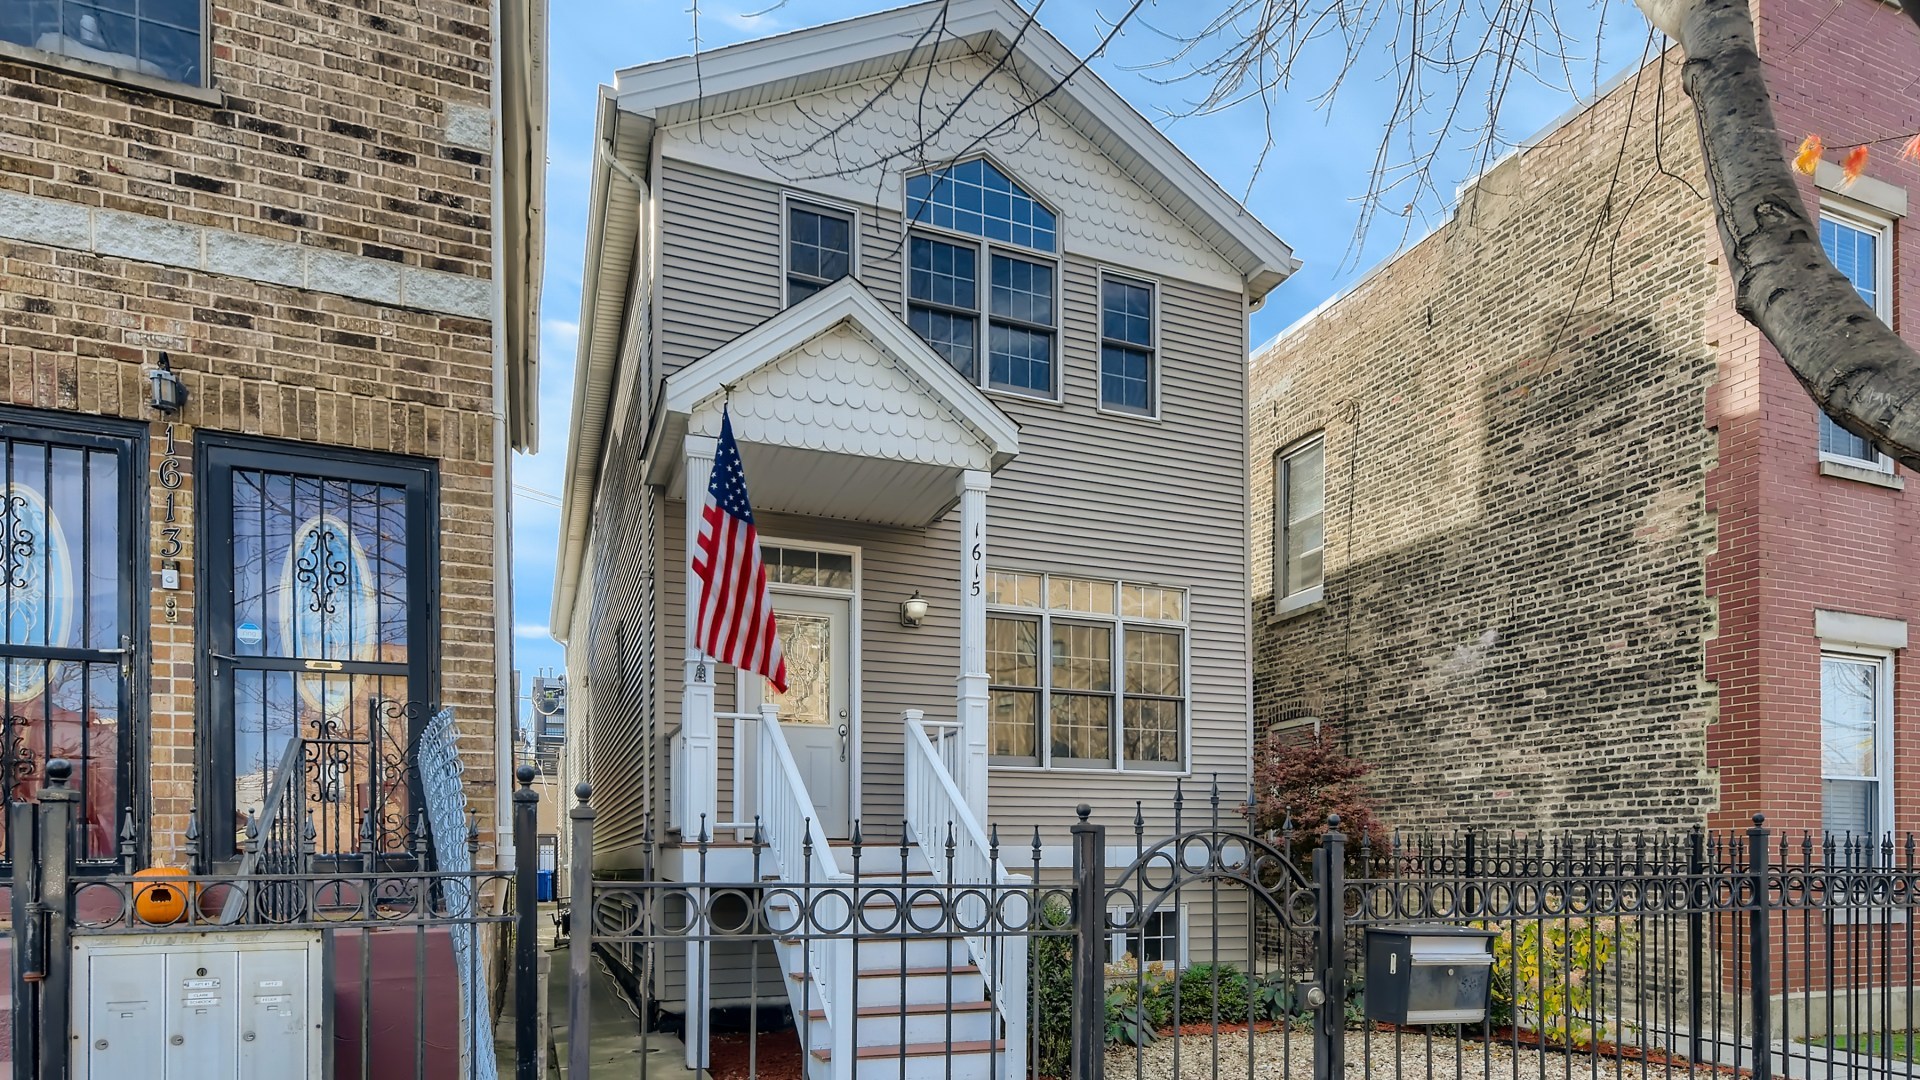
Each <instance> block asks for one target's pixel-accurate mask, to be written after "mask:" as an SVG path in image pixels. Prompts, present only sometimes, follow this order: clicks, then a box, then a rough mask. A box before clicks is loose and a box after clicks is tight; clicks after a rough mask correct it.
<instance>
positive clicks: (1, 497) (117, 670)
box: [0, 410, 146, 865]
mask: <svg viewBox="0 0 1920 1080" xmlns="http://www.w3.org/2000/svg"><path fill="white" fill-rule="evenodd" d="M144 445H145V432H144V429H142V428H140V427H139V426H137V425H132V424H123V423H117V422H114V421H110V420H97V419H95V418H91V417H71V416H64V415H54V414H42V413H28V412H24V411H18V410H0V596H3V597H4V602H5V615H6V628H5V633H4V635H3V640H0V677H3V681H0V706H4V709H3V710H0V723H3V724H4V735H3V736H0V777H4V783H5V802H7V803H8V804H12V803H15V802H22V801H30V800H32V799H33V798H34V796H35V794H36V793H37V792H38V791H39V790H40V787H41V785H42V784H44V783H45V782H46V764H47V759H49V758H54V757H59V758H66V759H67V760H68V761H70V762H72V763H73V766H74V771H73V775H74V781H75V783H76V785H77V786H78V789H79V796H80V803H79V807H78V808H77V809H76V810H75V822H74V839H73V843H74V851H75V853H76V854H77V856H78V857H79V858H80V859H81V860H82V861H83V862H90V863H95V864H103V865H104V864H107V863H109V862H110V861H111V860H113V859H114V858H115V857H116V855H118V853H119V847H120V842H121V836H120V832H121V829H122V827H123V825H124V823H125V820H126V816H127V814H128V812H129V811H130V810H132V809H133V808H134V807H135V806H136V805H137V799H138V798H139V796H138V795H137V793H136V788H135V784H136V781H137V778H138V777H139V776H140V775H141V770H140V768H139V764H140V762H139V747H140V745H141V743H140V736H141V734H142V732H141V728H142V727H143V726H144V724H143V722H142V720H143V718H142V717H140V716H138V715H137V708H138V704H139V703H138V702H136V692H135V687H134V683H133V679H132V677H131V676H132V674H133V672H134V671H135V670H136V663H137V662H139V661H140V657H142V656H143V655H144V651H143V650H144V644H145V639H146V627H145V619H144V618H143V617H140V615H139V614H138V610H139V609H137V608H136V598H137V597H138V595H139V588H140V583H141V579H142V578H143V577H144V574H143V573H142V570H143V569H144V568H145V566H146V559H145V557H144V556H143V555H142V554H141V553H140V543H139V541H140V536H141V533H142V532H143V528H142V525H143V523H144V522H145V520H146V518H145V515H144V514H143V513H142V508H141V505H140V500H139V498H138V492H139V491H140V490H142V487H141V484H140V479H141V477H142V475H143V473H142V472H141V470H140V469H139V468H138V467H137V465H136V464H135V463H136V462H137V461H138V460H139V458H138V456H137V454H136V451H138V450H140V449H141V448H142V447H144ZM142 805H143V804H142ZM135 817H136V821H137V822H139V823H143V822H144V818H145V815H144V814H143V813H141V814H136V815H135ZM141 827H142V826H141V824H138V823H137V824H136V829H139V828H141ZM0 831H3V830H0ZM135 839H136V840H138V839H140V834H139V833H138V832H136V835H135ZM5 843H6V840H5V837H4V836H0V855H5V848H4V845H5ZM6 857H7V858H8V859H9V860H10V856H6Z"/></svg>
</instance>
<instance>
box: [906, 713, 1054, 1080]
mask: <svg viewBox="0 0 1920 1080" xmlns="http://www.w3.org/2000/svg"><path fill="white" fill-rule="evenodd" d="M905 719H906V770H907V777H906V779H907V828H908V829H910V830H912V832H913V835H914V839H915V840H917V841H918V842H919V844H920V850H921V851H922V852H923V853H924V854H925V855H926V857H927V864H928V865H929V866H931V867H932V868H933V876H934V880H935V881H938V882H939V883H940V884H942V885H945V886H955V885H960V886H965V885H988V884H990V885H1023V884H1027V878H1026V877H1025V876H1024V875H1019V874H1011V873H1008V872H1007V868H1006V866H1005V865H1003V864H1002V863H1000V862H999V861H998V860H997V859H996V858H995V856H994V853H993V850H992V848H991V846H990V845H989V844H988V842H987V836H986V833H985V831H984V830H983V829H982V828H981V825H980V822H978V821H976V820H974V817H973V814H972V813H971V812H970V811H969V810H968V809H967V802H966V799H965V797H964V796H962V795H961V793H960V785H959V784H958V783H956V782H955V780H954V777H953V769H952V766H951V765H950V764H949V762H951V763H953V764H958V762H959V755H960V752H961V747H960V729H959V725H958V724H957V723H956V724H944V723H935V724H928V723H927V722H926V719H925V716H924V714H923V713H921V711H920V710H919V709H908V710H907V711H906V714H905ZM948 728H951V731H948V730H946V729H948ZM949 754H951V756H949ZM949 840H951V841H952V843H953V849H952V855H951V857H949V855H948V849H947V843H948V841H949ZM985 905H986V901H985V899H984V898H983V897H980V896H968V897H963V898H961V899H960V900H958V901H957V902H956V903H955V904H954V908H955V911H954V916H955V917H954V922H955V923H956V924H958V925H961V926H981V927H985V926H989V925H1005V924H1011V925H1018V924H1019V923H1020V922H1021V921H1022V919H1023V915H1024V913H1021V912H1018V911H1016V910H1013V905H1012V904H1007V905H1006V907H1005V908H1003V912H1002V913H1001V914H999V915H997V916H996V917H995V918H992V919H989V918H988V917H987V912H986V906H985ZM966 940H967V951H968V952H969V953H970V954H971V955H972V956H973V962H974V963H975V964H977V965H978V966H979V968H980V973H981V975H983V976H984V977H985V978H986V981H987V986H988V987H989V988H990V990H991V991H992V994H993V1004H994V1009H995V1010H996V1011H997V1013H998V1014H999V1017H1000V1019H1001V1021H1002V1023H1003V1026H1004V1028H1005V1033H1006V1034H1005V1053H1004V1054H1002V1055H1001V1056H1000V1057H999V1058H998V1059H997V1060H998V1062H999V1063H1000V1065H999V1067H1000V1069H1001V1070H1002V1080H1013V1078H1018V1077H1020V1076H1021V1075H1023V1073H1024V1072H1025V1070H1026V1067H1027V939H1026V937H1025V936H1024V935H1022V934H998V935H988V934H985V933H981V934H970V935H968V936H967V939H966Z"/></svg>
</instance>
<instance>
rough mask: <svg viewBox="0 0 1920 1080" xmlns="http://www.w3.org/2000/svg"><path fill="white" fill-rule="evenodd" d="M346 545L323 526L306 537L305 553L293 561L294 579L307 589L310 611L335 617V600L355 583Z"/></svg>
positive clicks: (328, 527) (325, 525) (343, 538)
mask: <svg viewBox="0 0 1920 1080" xmlns="http://www.w3.org/2000/svg"><path fill="white" fill-rule="evenodd" d="M345 542H346V538H345V537H343V536H341V535H340V534H339V533H336V532H335V531H334V529H333V526H331V525H328V524H324V523H323V524H321V525H318V526H316V527H315V528H313V529H312V530H310V531H309V532H308V533H307V541H306V543H305V544H304V545H303V548H304V550H303V551H302V552H301V553H300V554H299V555H298V556H296V557H295V558H294V560H293V577H294V581H295V582H297V583H298V584H300V585H302V586H305V587H306V588H305V591H306V594H307V596H308V600H307V610H308V611H311V612H315V613H318V614H322V615H332V614H334V611H335V607H336V600H335V598H336V597H337V596H338V595H339V593H340V592H341V590H343V589H345V588H346V587H347V584H348V582H349V581H351V580H352V578H351V574H350V573H349V570H348V567H347V558H348V556H347V553H346V551H345V550H344V548H345Z"/></svg>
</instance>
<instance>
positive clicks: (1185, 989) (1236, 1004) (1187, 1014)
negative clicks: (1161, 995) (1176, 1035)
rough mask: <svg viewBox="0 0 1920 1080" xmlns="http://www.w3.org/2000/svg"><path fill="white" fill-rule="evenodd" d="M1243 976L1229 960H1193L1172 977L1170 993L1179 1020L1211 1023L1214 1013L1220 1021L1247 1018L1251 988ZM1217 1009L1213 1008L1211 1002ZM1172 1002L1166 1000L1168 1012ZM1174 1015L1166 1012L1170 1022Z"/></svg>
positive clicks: (1193, 1022) (1186, 1022)
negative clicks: (1174, 996)
mask: <svg viewBox="0 0 1920 1080" xmlns="http://www.w3.org/2000/svg"><path fill="white" fill-rule="evenodd" d="M1251 989H1252V988H1251V986H1250V985H1249V983H1248V980H1247V977H1246V976H1245V975H1243V974H1241V972H1240V969H1239V968H1236V967H1234V966H1233V965H1232V964H1195V965H1193V966H1192V967H1190V968H1188V969H1187V970H1185V971H1183V972H1181V973H1180V974H1179V975H1178V976H1176V977H1175V979H1174V986H1173V990H1172V991H1171V992H1172V993H1177V994H1178V995H1179V1005H1180V1015H1179V1017H1178V1018H1177V1019H1178V1022H1179V1023H1181V1024H1202V1023H1211V1022H1212V1021H1213V1020H1214V1018H1215V1017H1216V1016H1218V1018H1219V1020H1220V1022H1221V1023H1223V1024H1244V1023H1246V1022H1247V1019H1248V1017H1247V1002H1248V998H1249V994H1250V991H1251ZM1216 1004H1217V1005H1218V1006H1219V1010H1220V1011H1219V1012H1218V1013H1217V1014H1216V1013H1215V1012H1214V1007H1215V1005H1216ZM1171 1006H1172V1003H1171V1002H1169V1013H1171V1011H1172V1009H1171ZM1175 1019H1176V1018H1175V1017H1172V1016H1171V1015H1169V1017H1168V1020H1169V1022H1172V1021H1173V1020H1175Z"/></svg>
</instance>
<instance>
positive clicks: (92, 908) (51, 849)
mask: <svg viewBox="0 0 1920 1080" xmlns="http://www.w3.org/2000/svg"><path fill="white" fill-rule="evenodd" d="M47 777H48V784H47V786H46V787H45V788H44V789H43V790H42V791H41V792H40V793H39V798H38V801H37V802H35V803H24V802H23V803H18V804H15V805H13V806H11V807H10V808H9V810H10V818H9V821H8V833H9V840H10V850H12V851H14V852H16V853H26V852H32V854H33V857H32V858H18V857H17V858H15V859H14V860H13V865H12V870H13V874H12V878H11V881H10V882H9V887H10V890H11V903H12V915H13V926H12V954H11V960H12V968H13V970H12V989H13V1001H12V1043H11V1047H10V1050H11V1057H12V1072H13V1076H14V1077H15V1078H16V1080H21V1078H27V1077H36V1078H39V1080H55V1078H64V1077H67V1076H70V1075H81V1074H84V1075H89V1076H112V1077H116V1078H117V1077H121V1076H127V1077H131V1076H144V1075H157V1071H156V1070H157V1069H158V1066H156V1065H155V1062H156V1061H161V1060H163V1059H170V1058H177V1059H178V1060H171V1061H169V1062H168V1066H169V1068H171V1069H172V1070H173V1071H171V1072H169V1073H168V1074H169V1075H173V1074H175V1073H178V1074H179V1075H189V1074H190V1073H189V1072H187V1071H182V1069H181V1068H180V1066H181V1065H182V1063H183V1062H187V1061H192V1062H195V1063H196V1066H195V1067H198V1065H197V1063H200V1062H204V1063H206V1068H207V1069H208V1070H209V1071H208V1072H207V1075H210V1076H211V1075H228V1076H240V1077H250V1076H276V1077H278V1076H289V1077H291V1076H297V1075H307V1073H306V1072H304V1071H301V1069H300V1067H299V1065H298V1063H297V1061H296V1060H295V1055H298V1056H300V1057H304V1058H307V1059H308V1060H309V1062H310V1063H311V1062H312V1061H313V1060H315V1059H316V1055H317V1062H318V1069H319V1075H320V1076H323V1077H326V1078H327V1080H347V1078H353V1080H401V1078H410V1080H428V1078H433V1080H483V1078H487V1077H493V1076H495V1075H498V1074H499V1071H504V1070H501V1069H500V1065H501V1062H502V1059H504V1060H505V1062H507V1063H508V1064H507V1068H509V1069H511V1070H512V1071H513V1073H514V1075H515V1076H516V1077H518V1078H520V1080H532V1078H533V1077H535V1076H538V1075H540V1069H541V1067H542V1066H543V1064H544V1060H545V1047H546V1041H545V1038H544V1035H543V1033H542V1032H541V1031H540V1030H539V1027H538V1020H539V1016H540V1013H539V1009H538V1008H537V999H536V997H535V994H536V992H537V980H536V966H537V965H536V961H537V951H536V950H537V947H538V942H537V925H536V922H535V913H536V909H535V893H536V889H535V880H536V878H535V871H536V868H537V866H538V861H537V860H538V844H537V841H536V839H535V830H536V824H535V811H536V807H537V801H538V796H537V795H536V794H535V792H534V791H533V789H532V787H531V784H532V781H533V778H534V771H533V769H532V767H531V766H523V767H522V768H521V770H520V774H519V777H518V779H519V781H520V783H519V787H518V789H517V790H516V791H515V793H514V802H513V809H514V820H513V828H514V833H515V839H516V862H515V865H514V866H513V867H512V868H509V869H488V870H459V869H447V868H444V867H440V866H434V865H431V860H430V859H429V858H428V854H429V846H428V845H427V844H426V843H425V842H424V841H423V840H421V839H419V838H418V837H416V838H414V840H413V842H412V843H411V845H410V847H411V849H412V854H414V855H416V856H417V858H412V859H408V860H406V861H405V865H400V866H396V865H394V863H395V862H396V860H394V859H392V858H391V855H392V852H389V851H383V850H381V849H382V847H383V846H384V845H381V844H379V843H378V842H377V841H363V843H362V844H361V850H360V852H359V853H358V857H357V858H355V857H346V856H341V855H336V856H334V857H331V858H325V857H323V858H322V859H320V860H318V862H317V863H316V861H315V859H314V858H313V856H314V829H313V826H312V820H311V819H310V818H305V817H300V816H297V815H296V816H291V817H288V818H287V819H286V820H284V821H283V820H280V818H279V817H275V818H271V819H269V822H270V826H269V828H268V829H267V830H265V831H264V833H263V831H262V830H260V829H258V828H254V829H251V830H249V831H250V834H251V835H250V837H249V839H248V841H247V842H246V843H244V844H243V845H242V847H243V850H248V849H253V850H271V851H275V852H277V854H276V855H275V856H274V857H273V858H269V859H264V860H262V861H260V862H259V863H257V864H255V865H254V866H252V867H251V868H250V870H249V872H248V873H246V874H244V875H234V874H227V875H185V874H181V875H177V876H170V877H165V878H156V877H150V876H141V875H136V874H135V873H134V867H133V866H132V859H131V854H130V853H129V858H128V860H127V861H128V865H127V866H126V867H125V872H123V873H115V874H111V875H98V874H87V875H84V876H83V875H79V874H76V873H75V860H74V849H73V845H72V835H73V827H74V826H73V803H74V798H75V793H74V791H73V789H72V787H71V786H70V783H69V780H70V777H71V768H70V767H69V766H68V765H67V763H66V762H64V761H61V760H58V759H56V760H54V761H52V762H49V763H48V766H47ZM274 823H277V824H274ZM464 831H465V835H464V836H462V837H457V838H454V839H455V840H456V842H457V843H459V844H460V845H461V846H463V847H464V849H465V851H466V854H467V856H468V858H467V860H466V862H467V865H468V866H471V865H472V864H473V856H474V855H475V853H476V852H477V850H478V848H479V834H478V831H477V827H476V826H475V825H474V823H473V821H472V818H471V817H469V819H468V822H467V826H466V829H465V830H464ZM362 835H363V836H367V835H369V834H368V832H367V831H366V830H365V829H363V830H362ZM371 835H375V836H377V835H378V834H377V827H376V831H375V832H374V833H373V834H371ZM197 841H198V838H197V837H196V836H193V835H192V834H191V833H190V835H189V838H188V843H189V845H192V844H194V843H197ZM255 845H260V847H259V848H257V849H256V848H255ZM442 850H445V849H444V848H442ZM250 950H251V951H250ZM276 950H278V951H276ZM268 954H271V955H268ZM142 956H144V957H147V958H152V957H154V956H158V957H160V958H159V959H154V960H151V962H149V963H147V965H146V966H144V967H142V966H140V963H138V962H135V963H134V964H132V966H128V963H127V961H126V958H128V957H135V958H139V957H142ZM236 956H237V957H239V958H238V959H234V958H233V957H236ZM110 960H117V961H118V962H119V965H120V966H118V967H116V966H114V965H113V964H112V963H108V962H107V961H110ZM269 963H270V964H275V965H279V966H275V967H272V968H271V970H269V969H268V968H267V967H262V966H259V965H261V964H269ZM249 965H252V966H249ZM263 972H264V975H263V974H262V973H263ZM316 997H317V1000H314V998H316ZM509 1002H511V1004H512V1008H513V1010H514V1017H515V1021H516V1026H515V1030H514V1034H513V1040H512V1041H513V1048H512V1050H511V1051H510V1052H509V1053H505V1054H501V1053H499V1052H498V1051H497V1050H496V1046H495V1033H494V1025H493V1023H492V1018H493V1017H495V1016H497V1015H499V1012H500V1010H501V1009H502V1007H504V1006H506V1005H507V1004H508V1003H509ZM149 1015H150V1016H151V1018H152V1019H153V1020H154V1021H155V1022H154V1023H144V1022H143V1021H144V1020H145V1018H146V1017H148V1016H149ZM228 1028H231V1030H227V1029H228ZM149 1042H150V1043H152V1045H146V1043H149ZM216 1044H217V1045H216ZM191 1074H193V1075H199V1074H198V1073H191Z"/></svg>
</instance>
